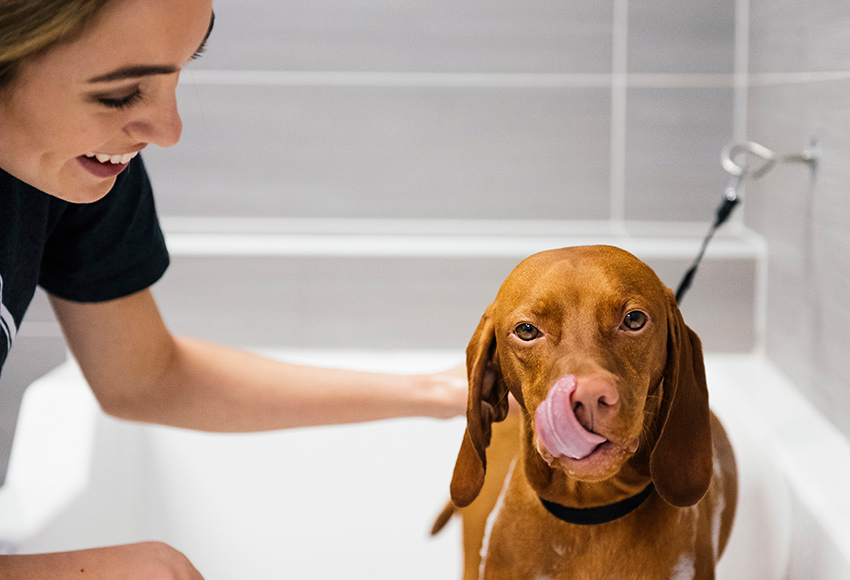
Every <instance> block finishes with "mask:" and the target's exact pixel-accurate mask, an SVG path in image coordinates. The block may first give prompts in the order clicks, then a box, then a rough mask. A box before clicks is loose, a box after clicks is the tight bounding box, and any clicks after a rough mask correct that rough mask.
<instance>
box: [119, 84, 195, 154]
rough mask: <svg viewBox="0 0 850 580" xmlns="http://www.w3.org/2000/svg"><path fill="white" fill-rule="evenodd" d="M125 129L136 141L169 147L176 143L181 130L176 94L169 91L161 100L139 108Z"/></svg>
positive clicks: (181, 123)
mask: <svg viewBox="0 0 850 580" xmlns="http://www.w3.org/2000/svg"><path fill="white" fill-rule="evenodd" d="M125 131H126V132H127V133H128V134H129V135H130V136H132V137H133V138H134V139H136V140H138V141H144V142H146V143H153V144H155V145H159V146H160V147H171V146H172V145H174V144H175V143H177V142H178V141H179V140H180V135H181V133H182V132H183V121H182V120H181V119H180V114H179V113H178V111H177V95H176V94H175V93H174V91H173V90H172V91H169V94H168V95H167V96H165V97H163V98H162V99H161V100H158V101H156V102H153V103H150V104H149V105H148V106H147V107H145V108H144V109H140V115H139V116H138V117H137V118H134V119H133V120H131V121H130V122H129V123H128V124H127V126H126V127H125Z"/></svg>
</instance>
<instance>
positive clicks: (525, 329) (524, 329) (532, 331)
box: [514, 322, 540, 341]
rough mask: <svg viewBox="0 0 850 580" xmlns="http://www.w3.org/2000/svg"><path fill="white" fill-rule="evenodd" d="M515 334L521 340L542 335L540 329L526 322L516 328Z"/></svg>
mask: <svg viewBox="0 0 850 580" xmlns="http://www.w3.org/2000/svg"><path fill="white" fill-rule="evenodd" d="M514 334H516V335H517V336H518V337H519V338H520V339H521V340H525V341H529V340H534V339H535V338H537V337H538V336H540V331H539V330H537V328H536V327H535V326H534V325H532V324H529V323H527V322H524V323H522V324H520V325H519V326H517V327H516V329H514Z"/></svg>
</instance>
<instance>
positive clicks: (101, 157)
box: [86, 151, 139, 165]
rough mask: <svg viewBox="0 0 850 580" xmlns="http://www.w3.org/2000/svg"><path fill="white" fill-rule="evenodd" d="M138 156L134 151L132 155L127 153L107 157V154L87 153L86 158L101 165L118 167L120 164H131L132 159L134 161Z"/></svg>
mask: <svg viewBox="0 0 850 580" xmlns="http://www.w3.org/2000/svg"><path fill="white" fill-rule="evenodd" d="M138 154H139V152H138V151H133V152H132V153H125V154H124V155H107V154H106V153H86V157H90V158H91V157H93V158H94V159H97V160H98V161H99V162H101V163H112V164H115V165H117V164H119V163H122V164H123V163H129V162H130V159H132V158H133V157H135V156H136V155H138Z"/></svg>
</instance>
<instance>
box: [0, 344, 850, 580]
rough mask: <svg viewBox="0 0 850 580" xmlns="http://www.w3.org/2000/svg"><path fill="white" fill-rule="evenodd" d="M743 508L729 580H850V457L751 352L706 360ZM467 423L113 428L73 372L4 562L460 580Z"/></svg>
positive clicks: (46, 412)
mask: <svg viewBox="0 0 850 580" xmlns="http://www.w3.org/2000/svg"><path fill="white" fill-rule="evenodd" d="M277 355H278V356H281V357H283V358H286V359H289V360H294V361H298V362H308V363H316V364H326V365H339V366H346V367H352V368H366V369H376V370H387V371H402V372H415V371H427V370H432V369H433V370H436V369H439V368H443V367H446V366H449V365H452V364H455V363H458V362H460V360H461V358H462V355H461V353H459V352H443V351H441V352H377V351H363V352H352V351H325V352H321V351H314V352H285V353H277ZM707 370H708V375H709V385H710V391H711V396H712V404H713V407H714V408H715V411H716V412H717V413H718V415H719V416H720V417H721V419H722V420H723V422H724V423H725V424H726V426H727V429H728V430H729V432H730V435H731V437H732V439H733V443H734V445H735V447H736V450H737V453H738V459H739V464H740V472H741V489H742V492H741V498H740V505H739V510H738V517H737V520H736V526H735V531H734V534H733V537H732V540H731V543H730V546H729V549H728V551H727V553H726V555H725V557H724V559H723V561H722V562H721V569H720V571H719V574H718V577H719V578H720V579H721V580H798V579H799V580H803V579H805V580H820V579H823V580H826V579H829V580H845V579H848V578H850V498H848V494H847V493H846V488H847V482H848V481H850V477H849V476H850V443H849V442H848V441H847V440H846V439H845V438H843V437H842V436H841V435H839V434H838V433H837V432H836V431H835V430H834V429H833V428H831V427H830V425H829V424H827V423H826V422H825V421H824V420H823V419H822V418H821V417H820V416H819V415H818V414H817V412H816V411H814V410H813V408H812V407H811V406H810V405H809V404H808V403H807V402H806V401H805V400H803V399H802V398H801V397H800V396H799V394H798V393H797V392H796V390H795V389H794V388H793V386H791V385H790V384H788V382H787V381H786V380H785V379H784V378H783V377H782V376H781V375H779V374H778V373H777V372H776V371H775V370H774V369H773V368H772V367H770V366H769V365H768V364H766V363H764V362H763V361H762V360H761V359H759V358H758V357H755V356H738V355H732V356H730V355H725V356H721V355H716V356H708V357H707ZM463 428H464V424H463V420H462V419H456V420H450V421H437V420H426V419H406V420H392V421H383V422H378V423H373V424H364V425H354V426H344V427H325V428H310V429H299V430H292V431H288V432H280V433H271V434H256V435H209V434H200V433H193V432H185V431H180V430H176V429H169V428H161V427H151V426H142V425H136V424H131V423H126V422H121V421H117V420H114V419H110V418H108V417H105V416H103V415H102V414H101V413H100V412H99V410H98V409H97V407H96V405H95V403H94V401H93V399H92V397H91V395H90V394H89V392H88V390H87V388H86V387H85V385H84V384H83V382H82V380H81V378H80V376H79V373H78V371H77V370H76V369H75V367H74V366H73V365H72V364H66V365H63V367H60V368H59V369H57V370H56V371H54V372H52V373H51V374H50V375H48V376H47V377H45V378H44V379H42V380H40V381H38V382H37V383H36V384H35V385H33V386H32V387H31V388H30V390H29V391H28V393H27V395H26V398H25V402H24V407H23V409H22V414H21V417H20V421H19V428H18V436H17V438H16V441H15V447H14V450H13V455H12V459H11V464H10V470H9V474H8V482H7V484H6V485H5V486H4V487H3V488H2V489H0V542H1V543H2V549H3V550H4V551H5V552H7V553H8V552H18V553H27V552H36V551H39V552H40V551H56V550H68V549H75V548H83V547H90V546H96V545H108V544H115V543H124V542H132V541H139V540H148V539H157V540H163V541H166V542H168V543H170V544H172V545H173V546H175V547H176V548H178V549H179V550H181V551H183V552H184V553H186V554H187V555H188V556H189V558H190V559H191V560H192V561H193V562H194V563H195V564H196V566H197V567H198V568H199V570H200V571H201V572H202V574H204V576H205V578H206V579H207V580H233V579H239V580H266V579H269V578H299V579H310V578H346V577H364V576H366V575H368V576H369V577H372V578H405V579H418V578H422V579H425V578H428V579H432V578H456V577H459V574H460V558H461V555H460V530H459V528H460V526H459V525H458V524H457V523H455V524H453V525H450V526H448V528H447V529H446V530H444V531H443V533H442V534H441V535H439V536H438V537H436V538H431V537H429V535H428V530H429V527H430V524H431V522H432V520H433V518H434V516H435V515H436V514H437V513H438V512H439V510H440V508H441V507H442V505H443V503H444V502H445V500H446V498H447V489H448V482H449V479H450V477H451V470H452V467H453V465H454V459H455V454H456V452H457V448H458V445H459V442H460V439H461V435H462V432H463Z"/></svg>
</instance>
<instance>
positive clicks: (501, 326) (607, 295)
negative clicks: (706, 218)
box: [451, 246, 712, 507]
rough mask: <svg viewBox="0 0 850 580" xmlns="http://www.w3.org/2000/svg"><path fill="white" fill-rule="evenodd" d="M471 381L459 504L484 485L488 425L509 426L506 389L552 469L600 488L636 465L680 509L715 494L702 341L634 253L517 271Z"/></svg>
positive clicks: (486, 325)
mask: <svg viewBox="0 0 850 580" xmlns="http://www.w3.org/2000/svg"><path fill="white" fill-rule="evenodd" d="M467 373H468V377H469V385H470V390H469V401H468V406H467V429H466V433H465V434H464V440H463V443H462V445H461V449H460V453H459V454H458V459H457V464H456V466H455V472H454V476H453V478H452V486H451V492H452V499H453V501H454V503H455V504H457V505H458V506H461V507H462V506H465V505H468V504H469V503H471V502H472V500H474V499H475V497H476V496H477V495H478V492H479V491H480V489H481V486H482V485H483V481H484V473H485V470H486V465H487V461H486V448H487V446H488V445H489V442H490V429H491V425H492V423H493V422H494V421H501V420H503V419H504V418H505V417H506V415H507V412H508V399H507V394H508V392H510V393H511V394H513V396H514V397H515V398H516V399H517V401H518V402H519V403H520V405H521V406H522V408H523V413H524V414H525V416H526V424H527V425H530V426H531V431H530V433H528V436H529V437H530V439H529V442H530V445H529V446H527V448H526V453H534V452H536V453H538V454H539V456H540V458H541V459H542V460H543V461H545V462H546V463H547V464H548V465H549V467H550V468H551V469H553V470H562V471H563V472H565V473H566V474H567V475H568V476H569V477H571V478H573V479H577V480H580V481H601V480H605V479H608V478H610V477H613V476H615V475H616V474H617V473H619V472H620V471H621V470H622V468H623V466H624V465H626V464H629V463H630V464H631V467H632V468H634V469H637V470H638V471H645V472H647V473H648V474H649V475H650V476H651V477H652V480H653V482H654V483H655V486H656V489H657V490H658V492H659V494H660V495H661V496H662V497H663V498H664V499H665V500H666V501H668V502H669V503H671V504H673V505H677V506H686V505H693V504H694V503H696V502H697V501H699V499H700V498H701V497H702V496H703V495H704V494H705V492H706V490H707V489H708V485H709V483H710V481H711V473H712V450H711V431H710V426H709V421H710V412H709V408H708V392H707V389H706V384H705V371H704V368H703V363H702V351H701V345H700V342H699V339H698V338H697V336H696V334H694V333H693V331H691V330H690V329H689V328H688V327H687V326H685V324H684V322H683V321H682V317H681V314H680V313H679V309H678V307H677V305H676V301H675V298H674V297H673V293H672V292H671V291H670V290H669V289H667V288H666V287H665V286H664V285H663V284H662V283H661V281H660V280H659V279H658V277H657V276H656V275H655V273H654V272H653V271H652V270H651V269H650V268H649V267H648V266H647V265H646V264H644V263H643V262H641V261H640V260H638V259H637V258H635V257H634V256H632V255H631V254H629V253H628V252H625V251H623V250H620V249H618V248H613V247H609V246H590V247H576V248H565V249H562V250H552V251H548V252H542V253H540V254H535V255H533V256H531V257H530V258H527V259H526V260H524V261H523V262H522V263H520V265H519V266H517V268H516V269H515V270H514V271H513V272H512V273H511V275H510V276H509V277H508V278H507V279H506V280H505V282H504V284H503V285H502V287H501V289H500V290H499V293H498V295H497V296H496V300H495V301H494V302H493V304H492V305H490V307H489V308H487V310H486V312H485V313H484V316H483V317H482V318H481V322H480V323H479V325H478V328H477V329H476V331H475V333H474V335H473V337H472V339H471V341H470V343H469V347H468V349H467ZM636 463H637V464H638V465H635V464H636Z"/></svg>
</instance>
